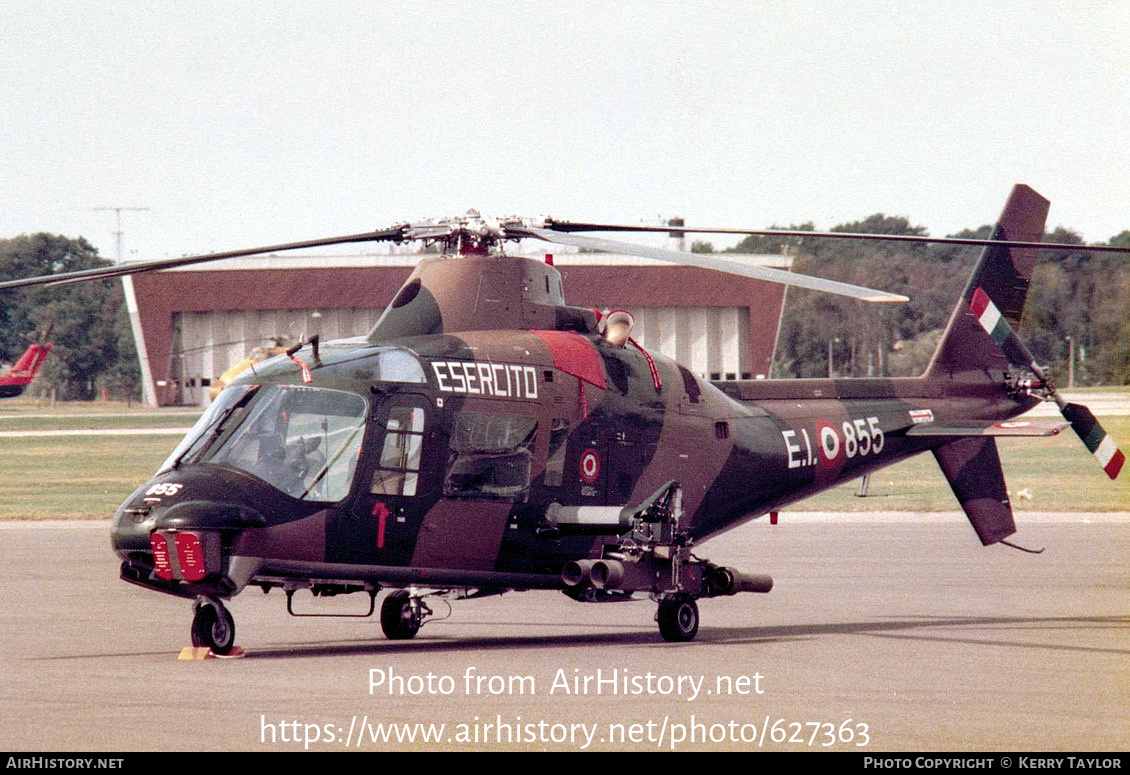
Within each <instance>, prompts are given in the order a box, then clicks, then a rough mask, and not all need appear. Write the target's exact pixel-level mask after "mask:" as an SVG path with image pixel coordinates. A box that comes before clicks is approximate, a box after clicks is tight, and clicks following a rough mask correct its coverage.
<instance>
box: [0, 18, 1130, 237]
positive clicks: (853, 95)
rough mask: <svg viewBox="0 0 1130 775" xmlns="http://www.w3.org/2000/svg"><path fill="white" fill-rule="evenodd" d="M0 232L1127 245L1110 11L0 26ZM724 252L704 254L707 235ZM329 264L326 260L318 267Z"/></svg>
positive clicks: (1114, 26)
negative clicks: (1042, 236) (563, 229)
mask: <svg viewBox="0 0 1130 775" xmlns="http://www.w3.org/2000/svg"><path fill="white" fill-rule="evenodd" d="M0 40H3V45H2V46H0V238H4V237H12V236H16V235H18V234H22V233H31V232H37V231H48V232H53V233H60V234H64V235H67V236H71V237H77V236H82V237H85V238H86V239H87V240H89V241H90V242H91V243H93V244H94V245H95V246H96V247H97V248H98V249H99V251H100V252H101V254H102V255H104V256H107V257H110V258H113V257H114V255H115V252H116V247H115V236H114V232H115V231H116V228H117V227H116V222H115V214H114V213H113V212H111V211H103V210H97V209H95V208H99V207H145V208H148V209H147V210H142V211H123V212H122V214H121V219H122V231H123V232H124V234H123V247H124V252H125V257H126V258H128V259H134V258H136V259H153V258H163V257H172V256H180V255H186V254H193V253H202V252H208V251H219V250H227V249H235V248H245V247H251V246H255V245H269V244H276V243H281V242H288V241H293V240H303V239H313V238H319V237H326V236H333V235H338V234H351V233H356V232H361V231H366V230H370V229H376V228H382V227H385V226H389V225H391V224H394V223H398V222H402V221H412V220H420V219H425V218H433V217H443V216H448V215H456V214H460V213H463V212H465V211H466V210H467V209H468V208H475V209H478V210H480V211H481V212H483V213H484V214H492V215H498V216H502V215H510V214H522V215H537V214H550V215H552V216H553V217H556V218H559V219H563V220H601V221H608V222H624V223H646V224H649V225H651V224H656V223H658V222H659V219H660V218H667V217H671V216H675V215H678V216H682V217H684V218H685V219H686V222H687V224H688V225H706V226H731V227H749V228H760V227H766V226H769V225H773V224H777V225H788V224H793V223H801V222H806V221H812V222H814V223H815V225H816V228H818V229H826V228H830V227H832V226H835V225H837V224H840V223H845V222H850V221H854V220H859V219H862V218H865V217H866V216H868V215H871V214H873V213H876V212H882V213H885V214H887V215H892V216H904V217H907V218H909V219H910V220H911V222H912V223H913V224H915V225H921V226H924V227H926V228H927V229H928V230H929V232H930V233H931V234H933V235H944V234H947V233H952V232H954V231H957V230H960V229H963V228H973V227H976V226H979V225H981V224H985V223H990V222H992V221H993V220H995V217H996V215H997V214H998V213H999V212H1000V209H1001V207H1002V206H1003V204H1004V201H1005V198H1006V196H1007V194H1008V191H1009V189H1010V188H1011V186H1012V185H1013V184H1014V183H1020V182H1022V183H1027V184H1029V185H1031V186H1032V187H1034V188H1035V189H1036V190H1037V191H1040V192H1041V193H1042V194H1043V195H1044V196H1046V197H1048V198H1049V199H1050V200H1051V202H1052V210H1051V214H1050V216H1049V226H1051V227H1055V226H1066V227H1068V228H1071V229H1074V230H1075V231H1076V232H1078V233H1079V234H1081V235H1082V236H1083V237H1084V238H1085V239H1087V240H1088V241H1105V240H1107V239H1109V238H1110V237H1111V236H1113V235H1115V234H1117V233H1119V232H1121V231H1123V230H1126V229H1130V174H1128V173H1130V139H1128V137H1127V133H1128V131H1130V122H1128V120H1127V119H1128V118H1130V99H1127V97H1128V95H1130V92H1128V88H1130V45H1127V43H1126V41H1128V40H1130V3H1125V2H1086V1H1084V0H1078V1H1077V2H1058V3H1057V2H1042V3H1036V2H1013V0H999V1H998V2H993V3H982V2H963V1H961V0H946V2H940V1H939V2H931V1H923V2H916V3H904V2H866V1H863V0H855V1H852V2H839V1H838V0H836V1H830V0H820V1H819V2H806V1H804V0H800V1H797V2H773V3H769V2H751V1H750V0H744V1H741V2H698V1H694V2H687V1H686V0H684V2H679V3H674V2H628V1H625V2H617V1H615V0H613V2H608V1H607V0H604V1H603V2H564V3H557V4H547V3H536V2H516V1H514V0H493V1H490V0H487V1H484V2H477V3H476V2H428V1H427V0H420V2H392V1H387V2H347V1H342V2H326V1H325V0H305V1H304V2H287V1H285V0H279V1H278V2H267V1H266V0H264V1H263V2H256V3H231V2H207V1H205V2H200V1H194V2H187V1H186V2H176V1H174V0H161V1H159V2H140V1H139V0H114V2H103V1H101V0H83V1H82V2H69V1H67V0H54V1H51V2H30V1H29V0H5V2H4V3H3V4H2V5H0ZM714 241H715V244H716V245H724V244H732V240H731V241H730V243H727V240H726V239H725V238H721V239H717V240H714ZM339 251H340V249H339Z"/></svg>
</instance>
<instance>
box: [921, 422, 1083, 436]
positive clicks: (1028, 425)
mask: <svg viewBox="0 0 1130 775" xmlns="http://www.w3.org/2000/svg"><path fill="white" fill-rule="evenodd" d="M1068 425H1069V423H1067V422H1064V421H1062V420H1044V421H1042V422H1037V421H1035V420H1002V421H1000V422H997V421H994V420H984V421H980V420H959V421H956V422H952V423H947V422H928V423H920V424H918V425H912V426H911V427H910V428H908V429H907V431H906V435H907V436H1055V435H1057V434H1058V433H1059V432H1060V431H1062V430H1063V429H1064V428H1066V427H1067V426H1068Z"/></svg>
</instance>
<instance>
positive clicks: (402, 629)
mask: <svg viewBox="0 0 1130 775" xmlns="http://www.w3.org/2000/svg"><path fill="white" fill-rule="evenodd" d="M420 623H421V617H420V611H419V609H418V608H417V607H416V605H415V603H414V602H413V600H412V596H411V595H409V594H408V590H406V589H398V590H396V591H395V592H393V593H391V594H389V596H388V597H386V598H385V599H384V602H382V603H381V629H382V630H384V634H385V637H387V638H388V639H389V640H408V639H409V638H412V637H413V636H415V635H416V633H417V632H419V631H420Z"/></svg>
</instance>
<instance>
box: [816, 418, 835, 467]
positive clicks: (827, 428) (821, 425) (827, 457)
mask: <svg viewBox="0 0 1130 775" xmlns="http://www.w3.org/2000/svg"><path fill="white" fill-rule="evenodd" d="M816 431H817V433H819V434H820V457H821V458H823V460H824V462H825V463H831V462H833V461H834V460H835V459H836V458H838V457H839V456H840V435H839V434H838V433H836V427H835V426H834V425H832V423H830V422H828V421H827V420H817V421H816Z"/></svg>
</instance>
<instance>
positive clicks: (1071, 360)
mask: <svg viewBox="0 0 1130 775" xmlns="http://www.w3.org/2000/svg"><path fill="white" fill-rule="evenodd" d="M1064 339H1066V340H1067V387H1069V388H1073V387H1075V340H1074V339H1072V338H1071V337H1070V336H1066V337H1064Z"/></svg>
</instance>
